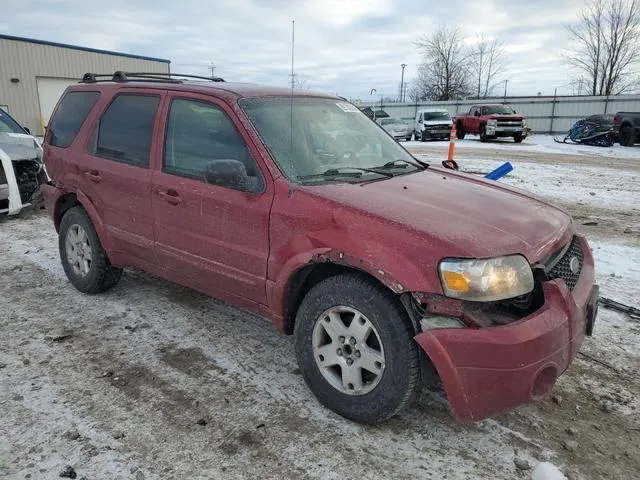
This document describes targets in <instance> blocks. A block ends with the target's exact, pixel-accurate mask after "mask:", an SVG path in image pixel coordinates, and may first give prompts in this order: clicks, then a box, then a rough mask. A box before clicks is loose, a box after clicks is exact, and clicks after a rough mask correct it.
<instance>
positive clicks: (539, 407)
mask: <svg viewBox="0 0 640 480" xmlns="http://www.w3.org/2000/svg"><path fill="white" fill-rule="evenodd" d="M534 141H538V142H539V143H530V142H534ZM545 142H546V143H545ZM412 144H415V147H412ZM425 145H426V146H427V149H430V150H432V151H427V152H424V151H422V153H420V154H419V155H420V156H421V157H422V158H426V159H428V160H437V161H438V162H439V161H440V160H441V159H442V157H443V155H442V153H443V152H444V153H446V144H445V143H443V142H441V143H439V145H438V144H435V143H434V144H423V143H420V142H410V143H409V144H408V146H409V147H411V148H420V149H421V150H425ZM467 145H469V146H470V147H469V148H467ZM458 146H459V148H461V150H462V151H464V150H465V149H467V150H468V152H469V153H470V154H472V158H468V156H467V158H464V159H463V160H462V161H461V162H460V163H461V166H462V169H463V170H464V171H469V172H480V171H482V172H486V171H488V170H490V169H492V168H495V167H497V166H499V165H500V164H501V163H503V161H504V156H502V155H499V154H497V153H496V151H500V152H502V151H503V150H506V149H512V150H511V151H516V150H515V148H517V149H520V150H517V151H520V152H522V149H524V151H525V153H526V151H527V150H526V149H528V148H531V151H535V152H538V153H539V152H540V151H541V150H540V149H542V151H546V150H545V149H556V150H554V151H555V152H556V153H557V152H558V150H557V149H561V150H564V149H567V150H569V151H571V149H574V148H580V149H582V148H584V147H573V146H568V145H567V146H564V145H556V144H553V143H549V141H548V139H544V138H543V137H541V136H534V137H531V138H530V139H527V140H526V141H525V143H524V144H522V145H513V144H509V145H506V142H505V145H502V143H491V144H486V145H485V144H481V143H480V142H476V141H473V140H465V141H463V142H458ZM473 147H478V148H477V150H474V149H473ZM491 148H493V149H494V150H491ZM593 148H597V147H593ZM621 148H622V147H614V150H616V149H617V150H620V149H621ZM483 149H484V150H483ZM606 150H607V149H597V150H596V152H600V153H602V152H603V151H606ZM620 151H621V152H622V153H623V154H624V155H627V153H626V152H627V151H629V152H630V153H631V152H633V153H634V154H635V155H638V156H640V147H638V148H632V149H623V150H620ZM560 153H564V152H562V151H561V152H560ZM572 153H574V154H579V155H585V152H584V151H582V153H577V152H576V151H573V152H572ZM557 158H558V159H559V158H561V157H560V156H559V155H557V154H556V155H555V156H554V154H552V153H550V154H549V156H548V158H545V159H543V160H544V161H543V162H542V163H536V161H535V160H527V159H525V160H519V161H513V162H512V163H513V165H514V167H515V171H514V172H513V173H512V174H510V175H509V176H508V177H507V178H505V179H503V180H501V181H504V182H506V183H508V184H511V185H515V186H518V187H521V188H525V189H530V190H531V191H533V192H535V193H537V194H539V195H541V196H543V197H546V198H550V199H552V200H560V201H562V202H563V205H566V204H574V205H581V207H580V208H581V209H586V212H587V214H588V212H589V209H593V210H595V209H599V210H601V211H604V212H605V213H604V214H603V213H600V215H604V216H606V215H607V212H610V213H611V215H612V216H615V215H622V214H623V213H624V214H627V213H628V214H629V215H630V216H629V217H626V216H623V217H621V218H624V219H626V218H635V217H637V216H638V213H637V212H636V211H637V210H640V204H639V201H640V192H639V190H638V186H637V185H638V178H637V176H638V175H639V173H638V168H612V167H610V166H606V167H605V166H603V165H598V164H597V162H596V164H594V162H592V163H590V164H588V165H579V164H578V163H576V164H572V163H570V162H564V163H563V164H562V165H554V159H557ZM620 158H622V157H620ZM624 158H627V159H629V158H636V157H624ZM604 160H605V159H604V158H603V163H605V162H604ZM591 192H593V193H595V195H591ZM634 209H635V210H634ZM632 216H635V217H632ZM625 221H626V220H625ZM601 223H602V222H601ZM625 225H626V224H625ZM608 232H609V230H606V229H604V230H602V231H601V232H600V235H599V236H598V237H597V239H595V240H593V239H592V240H591V242H590V243H591V245H592V249H593V252H594V256H595V260H596V275H597V281H598V283H599V284H600V286H601V293H602V295H603V296H607V297H611V298H613V299H615V300H619V301H622V302H625V303H631V304H634V302H638V291H639V287H638V286H639V285H640V267H639V265H640V248H639V247H638V242H637V238H636V237H637V236H638V235H637V232H636V233H631V234H630V235H626V236H622V237H621V238H619V237H616V238H613V237H612V236H608ZM0 253H1V254H0V277H1V278H2V282H0V312H1V314H0V331H2V333H3V335H1V336H0V410H1V412H2V413H1V414H0V432H1V433H0V477H3V476H4V477H6V478H10V479H14V478H15V479H23V478H25V477H26V476H27V475H31V477H30V478H33V479H37V478H43V479H45V478H46V479H48V478H57V477H58V475H59V472H60V471H61V470H62V468H63V467H64V466H65V465H67V464H70V465H73V467H74V468H75V469H76V470H77V472H78V477H82V476H86V478H90V479H93V478H109V479H116V478H122V479H130V478H132V479H136V480H142V479H166V478H193V479H200V478H202V479H205V478H257V477H260V478H322V479H325V478H326V479H341V478H351V477H358V478H363V479H369V478H370V479H377V478H394V479H395V478H398V479H401V478H431V479H440V478H448V479H451V480H457V479H460V480H463V479H464V480H466V479H489V478H491V479H509V480H512V479H516V478H522V479H527V478H531V475H532V472H531V470H529V471H521V470H520V469H518V468H517V467H516V466H515V464H514V459H515V458H516V457H518V458H519V459H521V462H520V463H522V461H524V460H526V461H529V464H530V465H531V466H532V467H534V468H535V467H536V466H537V465H538V464H539V462H544V461H551V462H553V463H554V464H556V465H558V467H560V470H561V471H562V472H563V473H565V474H567V475H568V476H569V478H570V479H571V480H575V479H577V480H589V479H592V478H594V479H595V478H603V477H608V478H616V479H618V478H620V479H627V478H628V479H631V478H637V472H638V471H640V447H638V444H639V442H638V431H639V430H638V429H639V428H640V424H638V413H637V412H638V411H640V400H639V399H640V381H639V380H638V376H637V371H638V368H640V325H639V324H638V323H636V322H634V321H632V320H630V319H629V318H628V317H626V316H624V315H623V314H620V313H617V312H614V311H611V310H605V309H602V308H601V309H600V313H599V315H598V320H597V323H596V329H595V335H594V337H592V338H590V339H587V340H586V341H585V343H584V344H583V347H582V350H581V351H582V352H583V353H585V354H588V355H589V356H590V358H587V357H583V356H580V355H579V356H578V357H577V358H576V360H575V361H574V363H573V364H572V365H571V367H570V368H569V370H568V371H567V372H566V373H565V374H564V375H563V376H562V377H561V378H560V380H559V382H558V384H557V385H556V387H555V388H554V391H553V394H554V396H555V397H554V398H555V400H551V399H549V398H547V399H544V400H540V401H538V402H534V403H532V404H530V405H526V406H522V407H520V408H518V409H516V410H514V411H512V412H509V413H506V414H503V415H500V416H498V417H496V418H495V419H491V420H486V421H484V422H479V423H476V424H471V425H462V424H459V423H457V422H455V421H454V420H453V418H452V417H451V415H450V413H449V411H448V407H447V403H446V400H445V398H444V397H443V396H442V395H441V394H440V393H438V392H425V394H424V395H423V396H422V398H421V399H420V400H419V401H418V402H417V403H416V404H415V405H413V406H412V407H411V408H410V409H409V410H408V411H407V412H405V413H403V414H402V415H401V416H400V417H398V418H396V419H392V420H391V421H389V422H387V423H385V424H383V425H379V426H375V427H370V426H362V425H357V424H354V423H352V422H349V421H347V420H344V419H342V418H340V417H338V416H336V415H335V414H333V413H332V412H330V411H327V410H326V409H324V408H322V407H321V406H320V405H319V404H318V402H317V401H316V400H315V398H314V397H313V395H312V394H311V393H310V392H309V390H308V389H307V388H306V386H305V385H304V382H303V380H302V379H301V377H300V375H299V372H298V371H297V368H296V364H295V357H294V352H293V345H292V341H291V339H290V338H287V337H283V336H281V335H279V334H278V333H277V332H276V331H275V330H274V329H273V327H272V326H271V325H269V324H268V323H267V322H264V321H262V320H261V319H259V318H257V317H255V316H253V315H250V314H247V313H245V312H242V311H240V310H237V309H235V308H232V307H230V306H228V305H225V304H222V303H220V302H217V301H215V300H213V299H209V298H206V297H204V296H202V295H199V294H197V293H195V292H193V291H191V290H189V289H186V288H183V287H180V286H178V285H174V284H171V283H169V282H165V281H163V280H160V279H158V278H154V277H152V276H151V275H147V274H145V273H142V272H138V271H134V270H127V272H126V274H125V276H124V277H123V279H122V281H121V283H120V284H119V285H118V286H117V287H116V288H115V289H113V290H112V291H110V292H108V293H106V294H103V295H95V296H87V295H82V294H80V293H79V292H77V291H76V290H74V289H73V288H72V287H71V285H70V284H69V283H68V281H67V280H66V278H65V276H64V272H63V270H62V267H61V265H60V261H59V258H58V251H57V236H56V233H55V231H54V230H53V227H52V225H51V221H50V220H49V219H48V218H47V217H46V216H44V215H35V216H32V217H30V218H27V219H14V220H11V221H4V222H0ZM65 335H69V337H65ZM592 359H596V360H597V362H604V363H597V362H596V361H595V360H592ZM605 403H606V404H607V405H609V404H610V405H611V408H609V407H607V408H606V409H605V408H603V406H602V405H603V404H605ZM198 420H202V421H203V422H204V423H205V424H204V425H200V424H198V422H197V421H198ZM569 427H571V428H572V429H573V433H567V431H568V428H569ZM74 429H76V430H77V433H78V437H77V439H75V440H73V438H75V435H72V436H69V434H68V432H69V431H72V432H73V430H74ZM568 440H572V441H577V442H578V443H579V447H578V449H577V450H576V451H573V450H572V451H570V450H569V449H568V448H567V447H566V442H567V441H568ZM563 445H565V446H563ZM585 452H588V453H585ZM545 469H551V467H547V466H545V465H542V466H541V467H538V470H537V471H538V472H540V471H542V470H545ZM543 478H544V477H543ZM558 478H560V477H558Z"/></svg>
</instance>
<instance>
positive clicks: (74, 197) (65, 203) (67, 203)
mask: <svg viewBox="0 0 640 480" xmlns="http://www.w3.org/2000/svg"><path fill="white" fill-rule="evenodd" d="M78 206H80V207H82V208H83V209H84V211H85V212H87V215H89V218H90V219H91V223H93V226H94V228H95V229H96V233H97V234H98V238H99V239H100V242H101V243H102V245H103V247H104V249H105V250H107V251H109V250H110V249H111V242H110V239H109V235H107V231H106V227H105V225H104V223H103V221H102V219H101V218H100V215H98V212H97V210H96V208H95V206H94V205H93V203H92V202H91V200H90V199H89V197H87V196H86V195H85V194H84V193H82V192H80V191H77V192H69V193H66V194H64V195H62V196H60V198H59V199H58V201H57V202H56V205H55V207H54V210H53V223H54V225H55V228H56V231H57V232H58V231H59V230H60V222H61V221H62V217H63V216H64V214H65V213H66V212H67V211H68V210H69V209H71V208H73V207H78Z"/></svg>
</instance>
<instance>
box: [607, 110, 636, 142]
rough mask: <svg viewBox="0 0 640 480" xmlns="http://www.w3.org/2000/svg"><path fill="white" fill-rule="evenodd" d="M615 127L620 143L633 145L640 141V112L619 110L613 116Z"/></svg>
mask: <svg viewBox="0 0 640 480" xmlns="http://www.w3.org/2000/svg"><path fill="white" fill-rule="evenodd" d="M613 128H614V129H615V131H616V134H617V136H618V140H619V141H620V145H623V146H625V147H632V146H633V144H634V143H636V142H640V112H618V113H616V115H615V117H613Z"/></svg>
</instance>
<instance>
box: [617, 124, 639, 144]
mask: <svg viewBox="0 0 640 480" xmlns="http://www.w3.org/2000/svg"><path fill="white" fill-rule="evenodd" d="M619 137H620V145H622V146H623V147H633V145H634V144H635V143H636V132H635V130H634V128H633V127H632V126H631V125H625V126H624V127H622V128H621V129H620V135H619Z"/></svg>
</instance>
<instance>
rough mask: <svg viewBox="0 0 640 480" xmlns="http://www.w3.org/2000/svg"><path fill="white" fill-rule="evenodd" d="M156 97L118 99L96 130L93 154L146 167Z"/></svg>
mask: <svg viewBox="0 0 640 480" xmlns="http://www.w3.org/2000/svg"><path fill="white" fill-rule="evenodd" d="M159 103H160V96H159V95H139V94H121V95H118V96H117V97H116V98H115V99H114V100H113V102H111V105H109V107H108V108H107V110H106V111H105V112H104V114H103V115H102V118H101V119H100V123H99V124H98V126H97V130H96V132H97V133H96V138H95V142H94V145H95V147H94V152H93V153H94V154H95V155H97V156H99V157H104V158H108V159H109V160H115V161H116V162H122V163H128V164H130V165H135V166H137V167H148V166H149V155H150V152H151V138H152V135H153V125H154V123H155V118H156V112H157V111H158V104H159Z"/></svg>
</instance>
